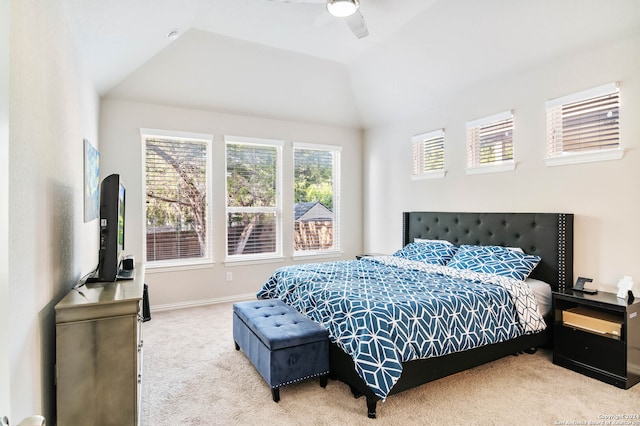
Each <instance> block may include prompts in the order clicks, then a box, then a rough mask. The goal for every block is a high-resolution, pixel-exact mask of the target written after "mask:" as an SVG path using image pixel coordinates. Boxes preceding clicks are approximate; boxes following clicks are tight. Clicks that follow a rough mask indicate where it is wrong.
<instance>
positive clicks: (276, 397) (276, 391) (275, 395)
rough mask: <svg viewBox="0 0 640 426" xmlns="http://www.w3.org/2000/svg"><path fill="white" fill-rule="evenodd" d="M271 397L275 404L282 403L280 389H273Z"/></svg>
mask: <svg viewBox="0 0 640 426" xmlns="http://www.w3.org/2000/svg"><path fill="white" fill-rule="evenodd" d="M271 396H272V397H273V402H278V401H280V388H271Z"/></svg>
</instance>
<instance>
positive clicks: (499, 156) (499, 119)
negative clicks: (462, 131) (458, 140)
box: [466, 111, 515, 171]
mask: <svg viewBox="0 0 640 426" xmlns="http://www.w3.org/2000/svg"><path fill="white" fill-rule="evenodd" d="M466 127H467V168H468V169H474V168H483V167H487V166H501V165H502V166H504V165H507V166H509V167H507V168H502V169H494V170H496V171H497V170H507V169H511V170H512V169H513V167H514V166H515V163H514V160H513V113H512V112H511V111H506V112H503V113H500V114H495V115H491V116H488V117H485V118H481V119H479V120H474V121H470V122H468V123H467V125H466Z"/></svg>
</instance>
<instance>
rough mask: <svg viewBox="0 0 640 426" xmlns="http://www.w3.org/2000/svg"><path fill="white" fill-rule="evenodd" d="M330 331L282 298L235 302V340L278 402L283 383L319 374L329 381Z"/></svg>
mask: <svg viewBox="0 0 640 426" xmlns="http://www.w3.org/2000/svg"><path fill="white" fill-rule="evenodd" d="M328 337H329V333H328V332H327V330H325V329H324V328H322V327H321V326H320V325H318V324H316V323H315V322H313V321H311V320H310V319H309V318H307V317H305V316H304V315H302V314H301V313H299V312H297V311H296V310H295V309H293V308H292V307H290V306H288V305H286V304H285V303H284V302H282V301H281V300H279V299H269V300H256V301H253V302H240V303H235V304H234V305H233V340H234V341H235V344H236V350H240V349H242V351H243V352H244V353H245V354H246V355H247V357H248V358H249V360H250V361H251V363H252V364H253V365H254V366H255V367H256V369H257V370H258V372H259V373H260V374H261V375H262V377H263V378H264V379H265V380H266V381H267V383H268V384H269V386H271V395H272V397H273V400H274V401H275V402H278V401H280V387H281V386H284V385H287V384H289V383H294V382H298V381H301V380H305V379H309V378H311V377H317V376H320V385H321V386H322V387H325V386H326V385H327V374H328V373H329V341H328Z"/></svg>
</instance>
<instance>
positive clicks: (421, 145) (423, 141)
mask: <svg viewBox="0 0 640 426" xmlns="http://www.w3.org/2000/svg"><path fill="white" fill-rule="evenodd" d="M434 142H436V143H439V144H440V145H439V146H438V150H435V151H432V150H429V149H427V151H428V152H429V153H430V154H439V153H440V151H441V152H442V168H439V169H432V170H425V166H426V163H424V162H422V161H421V160H420V159H419V158H416V156H417V155H416V154H417V152H418V151H419V152H424V151H425V145H428V143H429V144H431V143H434ZM420 164H422V170H421V171H419V170H418V167H417V166H419V165H420ZM444 165H445V146H444V129H438V130H433V131H431V132H427V133H422V134H419V135H414V136H412V137H411V180H424V179H439V178H443V177H445V175H446V173H447V171H446V170H445V168H444Z"/></svg>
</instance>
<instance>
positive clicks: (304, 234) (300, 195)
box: [293, 144, 340, 253]
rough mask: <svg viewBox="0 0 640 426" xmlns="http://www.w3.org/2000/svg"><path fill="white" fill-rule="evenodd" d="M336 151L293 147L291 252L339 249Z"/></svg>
mask: <svg viewBox="0 0 640 426" xmlns="http://www.w3.org/2000/svg"><path fill="white" fill-rule="evenodd" d="M339 165H340V147H330V146H325V147H320V146H315V145H311V144H294V149H293V174H294V206H293V208H294V212H293V213H294V224H293V226H294V251H295V252H307V253H308V252H314V253H317V252H323V251H334V250H339V249H340V215H339V214H338V213H339V211H340V197H339V189H340V167H339Z"/></svg>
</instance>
